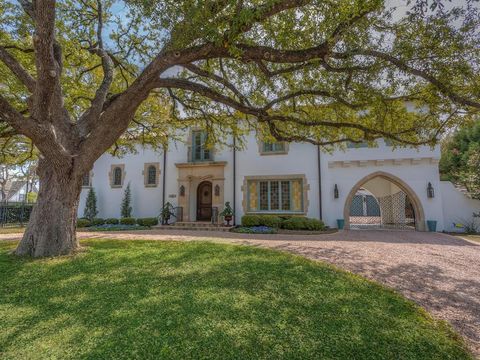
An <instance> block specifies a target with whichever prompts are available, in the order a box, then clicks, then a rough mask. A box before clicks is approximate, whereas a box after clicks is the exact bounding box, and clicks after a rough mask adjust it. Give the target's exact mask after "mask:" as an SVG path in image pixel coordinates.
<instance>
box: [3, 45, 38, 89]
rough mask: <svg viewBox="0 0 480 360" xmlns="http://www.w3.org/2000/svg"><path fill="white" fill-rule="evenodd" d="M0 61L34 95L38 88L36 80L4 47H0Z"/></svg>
mask: <svg viewBox="0 0 480 360" xmlns="http://www.w3.org/2000/svg"><path fill="white" fill-rule="evenodd" d="M0 60H1V61H2V62H3V63H4V64H5V65H6V66H7V67H8V68H9V69H10V71H11V72H12V73H14V74H15V76H16V77H17V78H18V79H19V80H20V81H21V82H22V84H23V85H25V87H26V88H27V89H28V91H30V92H31V93H33V92H34V91H35V87H36V81H35V79H34V78H33V77H32V76H31V75H30V74H29V73H28V71H27V70H25V69H24V68H23V66H22V65H21V64H20V63H19V62H18V61H17V59H15V58H14V57H13V56H12V55H11V54H10V53H9V52H8V51H7V50H6V49H5V48H4V47H3V46H0Z"/></svg>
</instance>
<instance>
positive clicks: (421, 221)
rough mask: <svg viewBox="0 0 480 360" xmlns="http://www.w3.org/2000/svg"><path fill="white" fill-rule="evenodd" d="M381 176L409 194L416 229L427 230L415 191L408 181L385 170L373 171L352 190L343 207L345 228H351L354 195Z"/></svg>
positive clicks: (421, 207)
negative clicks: (351, 206) (351, 207)
mask: <svg viewBox="0 0 480 360" xmlns="http://www.w3.org/2000/svg"><path fill="white" fill-rule="evenodd" d="M376 178H381V179H384V180H387V181H389V182H391V183H392V184H394V185H396V186H397V187H398V188H399V189H401V190H402V191H403V192H405V194H406V195H407V196H408V198H409V200H410V202H411V204H412V206H413V209H414V212H415V220H416V221H415V229H416V230H417V231H425V213H424V210H423V206H422V203H421V201H420V199H419V198H418V196H417V195H416V194H415V192H414V191H413V190H412V188H411V187H410V186H408V184H407V183H405V182H404V181H403V180H402V179H400V178H398V177H396V176H395V175H392V174H389V173H386V172H383V171H376V172H373V173H371V174H369V175H367V176H365V177H363V178H362V179H361V180H359V181H358V182H357V183H356V184H355V185H354V186H353V187H352V189H351V190H350V192H349V194H348V196H347V198H346V200H345V204H344V209H343V217H344V219H345V229H350V205H351V203H352V200H353V197H354V196H355V194H356V193H357V191H358V190H359V189H360V188H361V187H362V186H363V185H364V184H365V183H367V182H369V181H370V180H373V179H376Z"/></svg>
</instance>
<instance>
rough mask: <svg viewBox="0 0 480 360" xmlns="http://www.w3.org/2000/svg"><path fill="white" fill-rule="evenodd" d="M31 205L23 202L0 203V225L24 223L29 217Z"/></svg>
mask: <svg viewBox="0 0 480 360" xmlns="http://www.w3.org/2000/svg"><path fill="white" fill-rule="evenodd" d="M33 205H34V204H33V203H24V202H18V203H17V202H2V203H0V227H7V226H17V225H20V226H23V225H25V224H26V223H28V220H29V219H30V214H31V212H32V209H33Z"/></svg>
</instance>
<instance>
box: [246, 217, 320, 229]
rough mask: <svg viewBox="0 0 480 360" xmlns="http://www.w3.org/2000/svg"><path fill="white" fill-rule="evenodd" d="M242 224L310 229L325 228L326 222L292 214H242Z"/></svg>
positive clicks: (247, 225) (274, 227)
mask: <svg viewBox="0 0 480 360" xmlns="http://www.w3.org/2000/svg"><path fill="white" fill-rule="evenodd" d="M242 226H243V227H253V226H268V227H270V228H273V229H277V228H282V229H287V230H310V231H320V230H323V229H325V224H324V223H323V222H322V221H320V220H317V219H312V218H307V217H303V216H301V217H300V216H292V215H279V216H276V215H244V216H242Z"/></svg>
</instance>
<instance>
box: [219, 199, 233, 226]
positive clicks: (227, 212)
mask: <svg viewBox="0 0 480 360" xmlns="http://www.w3.org/2000/svg"><path fill="white" fill-rule="evenodd" d="M219 215H220V216H223V218H224V219H225V221H226V222H227V226H230V221H232V219H233V209H232V207H231V206H230V201H227V202H226V203H225V208H224V209H223V211H222V212H221V213H220V214H219Z"/></svg>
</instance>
